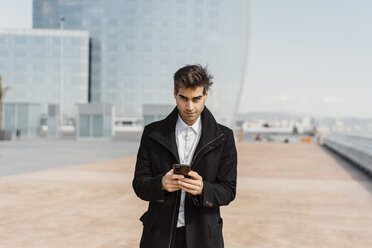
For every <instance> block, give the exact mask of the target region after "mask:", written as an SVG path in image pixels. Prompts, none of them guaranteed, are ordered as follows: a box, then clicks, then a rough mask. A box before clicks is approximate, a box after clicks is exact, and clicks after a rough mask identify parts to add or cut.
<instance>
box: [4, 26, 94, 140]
mask: <svg viewBox="0 0 372 248" xmlns="http://www.w3.org/2000/svg"><path fill="white" fill-rule="evenodd" d="M0 74H1V75H2V78H3V84H4V85H5V86H8V87H11V88H12V89H13V91H14V95H12V94H7V95H6V96H5V98H4V113H3V114H4V129H7V130H12V131H13V132H15V130H16V129H19V130H20V131H21V133H22V135H31V136H33V135H35V134H37V133H38V131H40V127H41V125H43V123H42V122H43V120H42V119H44V120H45V122H46V123H44V124H47V125H48V127H49V130H50V131H51V130H54V131H53V132H54V133H50V134H51V135H52V136H55V135H56V129H57V125H58V124H59V116H60V114H59V110H61V111H62V112H63V116H64V117H65V120H68V119H69V118H72V117H74V116H75V115H76V112H77V105H76V104H77V103H87V102H88V81H89V80H88V76H89V37H88V32H87V31H75V30H72V31H71V30H69V31H67V30H47V29H29V30H21V29H0ZM61 104H62V105H61ZM60 106H62V108H61V107H60ZM51 110H53V111H51Z"/></svg>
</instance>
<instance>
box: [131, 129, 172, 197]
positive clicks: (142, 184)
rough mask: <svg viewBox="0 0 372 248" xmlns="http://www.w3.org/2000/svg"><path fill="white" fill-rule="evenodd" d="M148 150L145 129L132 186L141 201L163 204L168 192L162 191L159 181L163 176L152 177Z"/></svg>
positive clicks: (149, 142)
mask: <svg viewBox="0 0 372 248" xmlns="http://www.w3.org/2000/svg"><path fill="white" fill-rule="evenodd" d="M150 149H151V140H150V138H149V130H148V127H145V130H144V131H143V134H142V138H141V143H140V147H139V150H138V154H137V162H136V169H135V172H134V179H133V182H132V186H133V189H134V192H135V193H136V195H137V196H138V197H139V198H141V199H142V200H145V201H159V202H163V201H165V200H166V199H167V198H168V196H169V192H167V191H164V190H162V183H161V181H162V178H163V176H164V174H159V175H155V176H154V175H153V172H152V162H151V152H150Z"/></svg>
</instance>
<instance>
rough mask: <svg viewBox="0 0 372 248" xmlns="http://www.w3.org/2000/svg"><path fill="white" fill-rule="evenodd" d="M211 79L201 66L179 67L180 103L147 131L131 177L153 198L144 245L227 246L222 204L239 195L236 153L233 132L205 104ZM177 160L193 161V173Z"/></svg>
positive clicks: (177, 88) (177, 90) (177, 87)
mask: <svg viewBox="0 0 372 248" xmlns="http://www.w3.org/2000/svg"><path fill="white" fill-rule="evenodd" d="M211 79H212V77H211V76H210V75H209V74H208V71H207V70H206V69H205V68H203V67H202V66H200V65H191V66H185V67H183V68H181V69H179V70H178V71H177V72H176V73H175V74H174V98H175V99H176V103H177V107H176V108H175V109H174V110H173V111H172V113H170V114H169V115H168V117H166V118H165V119H164V120H161V121H158V122H154V123H151V124H149V125H147V126H146V127H145V129H144V131H143V134H142V139H141V145H140V148H139V151H138V154H137V163H136V170H135V175H134V179H133V188H134V191H135V192H136V194H137V196H138V197H140V198H141V199H143V200H145V201H149V206H148V210H147V212H146V213H144V214H143V215H142V217H141V218H140V220H141V221H142V223H143V226H144V227H143V233H142V238H141V243H140V247H141V248H147V247H153V248H163V247H164V248H167V247H168V248H179V247H188V248H204V247H205V248H206V247H212V248H219V247H224V244H223V237H222V218H221V216H220V206H223V205H228V204H229V203H230V202H231V201H232V200H234V198H235V194H236V174H237V153H236V148H235V142H234V135H233V132H232V131H231V130H230V129H229V128H227V127H225V126H222V125H220V124H218V123H217V122H216V120H215V119H214V117H213V115H212V114H211V112H210V111H209V110H208V109H207V108H206V107H204V104H205V101H206V100H207V97H208V91H209V89H210V86H211V85H212V81H211ZM173 164H189V165H190V166H191V171H190V172H189V173H188V176H189V177H190V178H185V177H184V176H183V175H178V174H175V173H174V172H173V169H172V168H173Z"/></svg>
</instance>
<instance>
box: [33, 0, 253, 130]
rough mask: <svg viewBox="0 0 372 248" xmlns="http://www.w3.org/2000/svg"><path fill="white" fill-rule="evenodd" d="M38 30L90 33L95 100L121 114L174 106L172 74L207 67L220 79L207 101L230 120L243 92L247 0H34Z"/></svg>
mask: <svg viewBox="0 0 372 248" xmlns="http://www.w3.org/2000/svg"><path fill="white" fill-rule="evenodd" d="M33 8H34V11H33V27H34V28H58V25H57V23H59V22H60V19H61V17H64V18H65V19H64V27H65V29H77V30H87V31H89V36H90V37H91V57H90V100H91V101H92V102H104V103H111V104H114V106H115V107H116V115H117V116H122V117H142V106H143V105H144V104H146V105H148V104H150V105H157V104H174V99H173V74H174V72H175V71H176V70H177V69H179V68H180V67H182V66H184V65H186V64H195V63H199V64H201V65H203V66H206V65H208V68H209V70H210V72H211V74H212V75H214V82H215V84H214V85H213V86H212V90H211V92H210V96H209V98H208V101H207V106H208V107H209V108H210V109H211V111H212V112H213V113H214V115H215V116H216V117H217V119H218V120H219V121H220V122H221V123H224V124H227V125H230V124H231V120H232V118H233V116H234V112H235V108H236V106H237V103H238V101H239V95H240V92H241V90H242V82H243V77H244V69H245V62H246V59H247V56H246V54H247V49H248V48H247V45H248V35H249V34H248V24H249V23H248V15H249V1H248V0H235V1H222V0H192V1H191V0H178V1H177V0H161V1H155V0H142V1H134V0H111V1H104V0H91V1H83V0H68V1H62V0H59V1H56V0H34V5H33Z"/></svg>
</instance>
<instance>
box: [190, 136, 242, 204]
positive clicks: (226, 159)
mask: <svg viewBox="0 0 372 248" xmlns="http://www.w3.org/2000/svg"><path fill="white" fill-rule="evenodd" d="M225 142H226V143H225V146H224V149H223V154H222V157H221V161H220V165H219V169H218V174H217V178H216V181H215V182H213V183H211V182H207V181H205V180H204V181H203V192H202V194H201V195H200V196H194V197H193V201H194V204H195V205H197V206H203V207H210V208H213V207H217V206H223V205H228V204H229V203H230V202H231V201H232V200H234V198H235V195H236V178H237V152H236V147H235V140H234V135H233V132H232V131H231V130H230V132H229V133H228V135H227V137H226V141H225Z"/></svg>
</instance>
